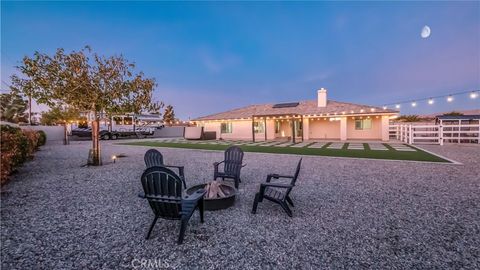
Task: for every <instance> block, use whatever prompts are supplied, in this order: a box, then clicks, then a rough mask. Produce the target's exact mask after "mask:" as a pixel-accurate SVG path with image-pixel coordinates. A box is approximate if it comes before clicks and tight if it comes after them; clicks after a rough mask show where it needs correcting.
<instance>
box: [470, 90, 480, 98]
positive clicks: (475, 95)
mask: <svg viewBox="0 0 480 270" xmlns="http://www.w3.org/2000/svg"><path fill="white" fill-rule="evenodd" d="M477 97H478V93H477V92H475V91H472V93H470V98H471V99H476V98H477Z"/></svg>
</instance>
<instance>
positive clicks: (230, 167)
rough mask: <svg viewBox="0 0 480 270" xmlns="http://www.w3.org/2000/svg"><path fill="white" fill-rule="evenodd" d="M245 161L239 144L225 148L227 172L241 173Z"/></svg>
mask: <svg viewBox="0 0 480 270" xmlns="http://www.w3.org/2000/svg"><path fill="white" fill-rule="evenodd" d="M242 162H243V150H242V149H241V148H240V147H238V146H230V147H229V148H227V150H225V173H229V174H240V170H241V169H242Z"/></svg>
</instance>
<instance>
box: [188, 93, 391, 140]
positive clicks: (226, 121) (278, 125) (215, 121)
mask: <svg viewBox="0 0 480 270" xmlns="http://www.w3.org/2000/svg"><path fill="white" fill-rule="evenodd" d="M396 116H398V111H395V110H390V109H387V108H386V107H383V108H380V107H375V106H368V105H360V104H353V103H347V102H339V101H334V100H328V99H327V90H326V89H324V88H321V89H320V90H318V91H317V100H307V101H300V102H291V103H279V104H259V105H250V106H246V107H243V108H239V109H234V110H230V111H226V112H221V113H216V114H212V115H207V116H203V117H199V118H196V119H193V120H192V121H194V122H195V124H196V125H197V126H198V127H203V129H204V131H215V132H216V134H217V135H216V137H217V139H243V140H253V141H258V140H274V139H281V138H284V139H289V140H292V141H293V142H297V141H300V140H302V141H303V140H313V139H317V140H321V139H325V140H342V141H345V140H383V141H388V140H389V121H390V119H391V118H394V117H396Z"/></svg>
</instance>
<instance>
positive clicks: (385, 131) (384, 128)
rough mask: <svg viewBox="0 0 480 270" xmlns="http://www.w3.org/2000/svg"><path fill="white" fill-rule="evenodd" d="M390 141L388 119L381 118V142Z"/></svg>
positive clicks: (386, 117)
mask: <svg viewBox="0 0 480 270" xmlns="http://www.w3.org/2000/svg"><path fill="white" fill-rule="evenodd" d="M389 139H390V119H388V116H386V115H383V116H382V141H388V140H389Z"/></svg>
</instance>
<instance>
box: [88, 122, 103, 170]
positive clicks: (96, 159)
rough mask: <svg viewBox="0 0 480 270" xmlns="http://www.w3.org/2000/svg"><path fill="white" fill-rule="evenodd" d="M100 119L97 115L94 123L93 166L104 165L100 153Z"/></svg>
mask: <svg viewBox="0 0 480 270" xmlns="http://www.w3.org/2000/svg"><path fill="white" fill-rule="evenodd" d="M99 127H100V119H99V118H98V117H97V115H96V114H95V119H94V120H93V121H92V160H91V164H90V165H93V166H101V165H102V157H101V153H100V130H99Z"/></svg>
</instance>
